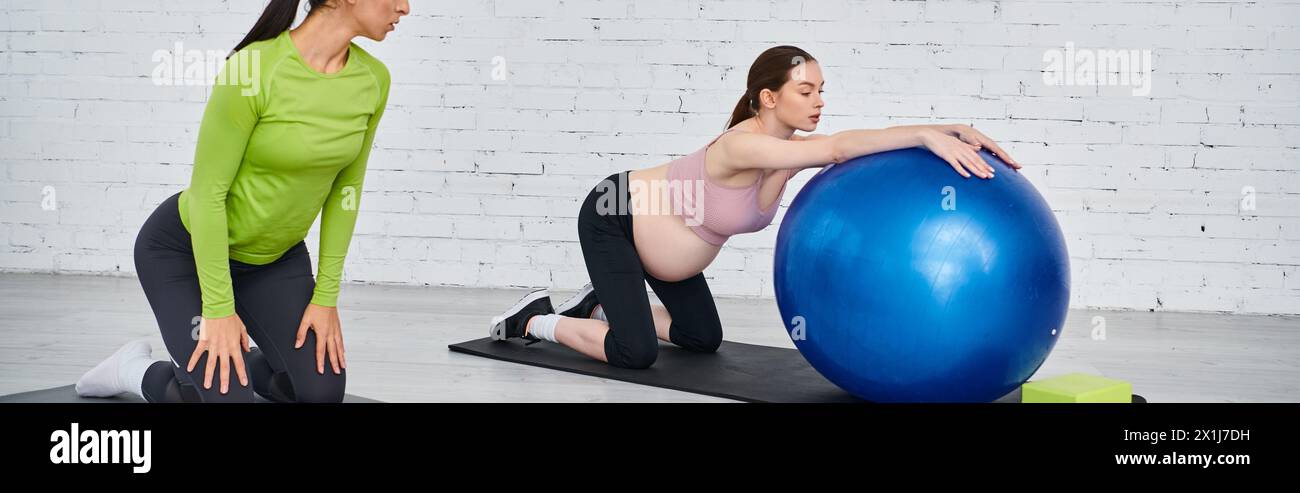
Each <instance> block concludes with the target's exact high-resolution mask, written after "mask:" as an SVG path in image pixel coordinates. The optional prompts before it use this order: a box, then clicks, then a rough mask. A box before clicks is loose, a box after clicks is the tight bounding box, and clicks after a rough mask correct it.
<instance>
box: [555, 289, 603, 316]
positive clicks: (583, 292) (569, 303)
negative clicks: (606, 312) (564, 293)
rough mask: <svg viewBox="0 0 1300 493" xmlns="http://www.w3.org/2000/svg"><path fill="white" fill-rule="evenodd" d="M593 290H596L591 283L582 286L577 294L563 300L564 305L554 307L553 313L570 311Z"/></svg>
mask: <svg viewBox="0 0 1300 493" xmlns="http://www.w3.org/2000/svg"><path fill="white" fill-rule="evenodd" d="M595 290H596V288H594V287H592V285H591V283H587V285H585V286H583V287H582V289H579V290H578V294H575V295H573V296H572V297H570V298H569V299H567V300H564V303H560V306H557V307H555V313H564V312H567V311H569V310H572V309H573V307H575V306H578V304H579V303H582V300H584V299H587V295H589V294H591V292H592V291H595Z"/></svg>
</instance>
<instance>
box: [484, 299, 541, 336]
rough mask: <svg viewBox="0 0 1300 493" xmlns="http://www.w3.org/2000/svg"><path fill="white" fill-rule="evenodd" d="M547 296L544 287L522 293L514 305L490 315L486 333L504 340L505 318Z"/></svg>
mask: <svg viewBox="0 0 1300 493" xmlns="http://www.w3.org/2000/svg"><path fill="white" fill-rule="evenodd" d="M547 296H550V293H548V292H547V290H545V289H539V290H536V291H533V292H531V293H528V294H526V295H524V297H523V298H520V299H519V302H518V303H515V306H512V307H510V309H509V310H506V311H505V312H504V313H502V314H500V315H497V316H495V317H492V323H491V324H490V325H489V326H488V335H490V336H491V337H492V340H494V341H504V340H506V319H508V318H510V317H512V316H514V315H515V314H517V313H519V311H520V310H523V309H524V307H526V306H528V304H529V303H532V302H534V301H537V300H539V299H541V298H545V297H547Z"/></svg>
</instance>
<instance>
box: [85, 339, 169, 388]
mask: <svg viewBox="0 0 1300 493" xmlns="http://www.w3.org/2000/svg"><path fill="white" fill-rule="evenodd" d="M153 363H154V360H153V346H150V345H149V341H146V340H139V341H132V342H129V343H127V344H126V345H125V346H122V348H121V349H118V350H117V352H115V353H113V355H112V356H109V357H108V359H105V360H104V361H101V362H100V363H99V364H98V365H95V367H94V368H91V369H90V371H88V372H86V374H85V375H82V376H81V379H79V380H77V385H76V389H77V395H80V396H82V397H113V396H115V395H118V394H121V393H123V392H131V393H134V394H136V395H138V396H140V398H142V399H143V398H144V391H143V390H142V385H143V384H144V373H145V371H146V370H148V369H149V366H150V365H152V364H153Z"/></svg>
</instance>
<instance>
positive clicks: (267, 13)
mask: <svg viewBox="0 0 1300 493" xmlns="http://www.w3.org/2000/svg"><path fill="white" fill-rule="evenodd" d="M301 2H302V0H271V3H268V4H266V10H263V11H262V16H261V17H259V18H257V23H256V24H253V29H252V30H251V31H249V32H248V35H247V36H244V40H243V41H240V42H239V44H237V45H235V49H234V50H231V52H230V54H231V55H234V54H235V53H236V52H238V51H239V50H242V49H244V47H245V46H248V45H250V44H253V43H256V42H258V41H263V40H267V39H271V38H274V37H276V36H279V35H280V33H282V32H284V30H285V29H289V28H290V27H293V19H294V17H295V16H297V15H298V4H299V3H301ZM328 2H329V0H307V13H308V14H310V13H311V11H312V10H315V9H317V8H319V7H321V6H322V5H325V4H326V3H328ZM226 58H230V56H229V55H227V56H226Z"/></svg>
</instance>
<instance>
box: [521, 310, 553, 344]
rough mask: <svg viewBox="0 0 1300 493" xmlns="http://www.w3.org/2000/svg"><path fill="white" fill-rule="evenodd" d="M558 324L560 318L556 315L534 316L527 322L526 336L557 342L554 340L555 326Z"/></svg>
mask: <svg viewBox="0 0 1300 493" xmlns="http://www.w3.org/2000/svg"><path fill="white" fill-rule="evenodd" d="M559 322H560V316H559V315H557V314H554V313H552V314H550V315H534V316H533V318H531V319H529V320H528V334H529V335H531V336H533V337H536V338H538V339H541V340H543V341H551V342H557V341H556V340H555V324H557V323H559Z"/></svg>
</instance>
